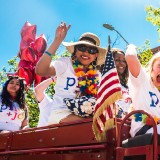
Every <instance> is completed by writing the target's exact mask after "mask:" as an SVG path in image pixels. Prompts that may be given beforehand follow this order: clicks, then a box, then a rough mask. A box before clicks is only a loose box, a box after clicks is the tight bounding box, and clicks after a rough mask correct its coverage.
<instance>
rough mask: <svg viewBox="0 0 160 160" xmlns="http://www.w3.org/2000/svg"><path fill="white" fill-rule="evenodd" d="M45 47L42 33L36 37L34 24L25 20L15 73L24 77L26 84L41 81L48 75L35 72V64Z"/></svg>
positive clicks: (45, 42)
mask: <svg viewBox="0 0 160 160" xmlns="http://www.w3.org/2000/svg"><path fill="white" fill-rule="evenodd" d="M46 47H47V40H46V38H45V36H44V34H40V36H38V37H37V38H36V25H31V24H30V23H29V22H25V24H24V26H23V27H22V29H21V42H20V51H19V52H18V56H19V57H20V61H19V64H18V71H17V73H16V74H17V75H19V76H20V77H22V78H25V80H26V83H27V85H28V86H31V85H32V84H33V83H34V86H36V85H37V84H39V83H40V82H42V81H43V80H45V79H46V78H48V77H41V76H39V75H36V74H35V66H36V63H37V62H38V60H39V59H40V57H41V56H42V54H43V53H44V51H45V50H46Z"/></svg>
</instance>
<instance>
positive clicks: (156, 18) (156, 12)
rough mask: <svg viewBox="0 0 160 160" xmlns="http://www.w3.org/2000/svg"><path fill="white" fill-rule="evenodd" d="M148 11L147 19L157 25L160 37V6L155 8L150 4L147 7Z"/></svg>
mask: <svg viewBox="0 0 160 160" xmlns="http://www.w3.org/2000/svg"><path fill="white" fill-rule="evenodd" d="M146 13H147V17H146V20H147V21H149V22H151V23H152V24H153V25H154V26H156V27H157V32H158V35H159V37H160V8H154V7H153V6H151V5H149V6H147V7H146ZM159 41H160V38H159Z"/></svg>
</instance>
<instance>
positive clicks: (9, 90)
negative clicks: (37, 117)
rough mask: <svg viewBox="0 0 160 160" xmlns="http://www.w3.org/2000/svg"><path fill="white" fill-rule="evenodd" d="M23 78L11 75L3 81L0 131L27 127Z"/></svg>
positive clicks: (0, 103) (0, 98)
mask: <svg viewBox="0 0 160 160" xmlns="http://www.w3.org/2000/svg"><path fill="white" fill-rule="evenodd" d="M24 90H25V86H24V82H23V79H21V78H19V77H17V76H11V77H9V79H8V80H7V81H6V82H5V84H4V86H3V89H2V93H1V95H0V117H1V118H0V131H1V133H4V132H9V131H17V130H20V129H24V128H28V116H27V115H28V114H27V107H26V105H25V93H24Z"/></svg>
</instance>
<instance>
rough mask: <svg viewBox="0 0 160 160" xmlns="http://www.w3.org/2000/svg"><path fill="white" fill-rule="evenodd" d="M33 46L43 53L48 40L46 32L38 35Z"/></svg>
mask: <svg viewBox="0 0 160 160" xmlns="http://www.w3.org/2000/svg"><path fill="white" fill-rule="evenodd" d="M32 46H33V48H34V50H36V51H37V52H42V53H43V52H44V51H45V50H46V47H47V40H46V38H45V36H44V34H41V35H40V36H39V37H37V38H36V40H35V42H34V43H32Z"/></svg>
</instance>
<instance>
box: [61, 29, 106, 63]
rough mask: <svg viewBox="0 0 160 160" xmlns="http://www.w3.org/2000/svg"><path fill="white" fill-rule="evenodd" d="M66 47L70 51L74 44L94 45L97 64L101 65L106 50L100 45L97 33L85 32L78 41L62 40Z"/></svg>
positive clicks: (72, 49) (71, 51)
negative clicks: (96, 52) (96, 51)
mask: <svg viewBox="0 0 160 160" xmlns="http://www.w3.org/2000/svg"><path fill="white" fill-rule="evenodd" d="M62 44H63V45H64V46H65V47H66V49H67V50H68V51H69V52H70V53H73V52H74V46H75V45H78V44H86V45H89V46H94V47H96V48H97V49H98V51H99V53H98V57H97V65H102V64H103V63H104V62H105V58H106V53H107V50H106V49H105V48H102V47H100V40H99V38H98V36H97V35H95V34H93V33H90V32H86V33H84V34H82V35H81V37H80V38H79V40H78V42H62Z"/></svg>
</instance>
